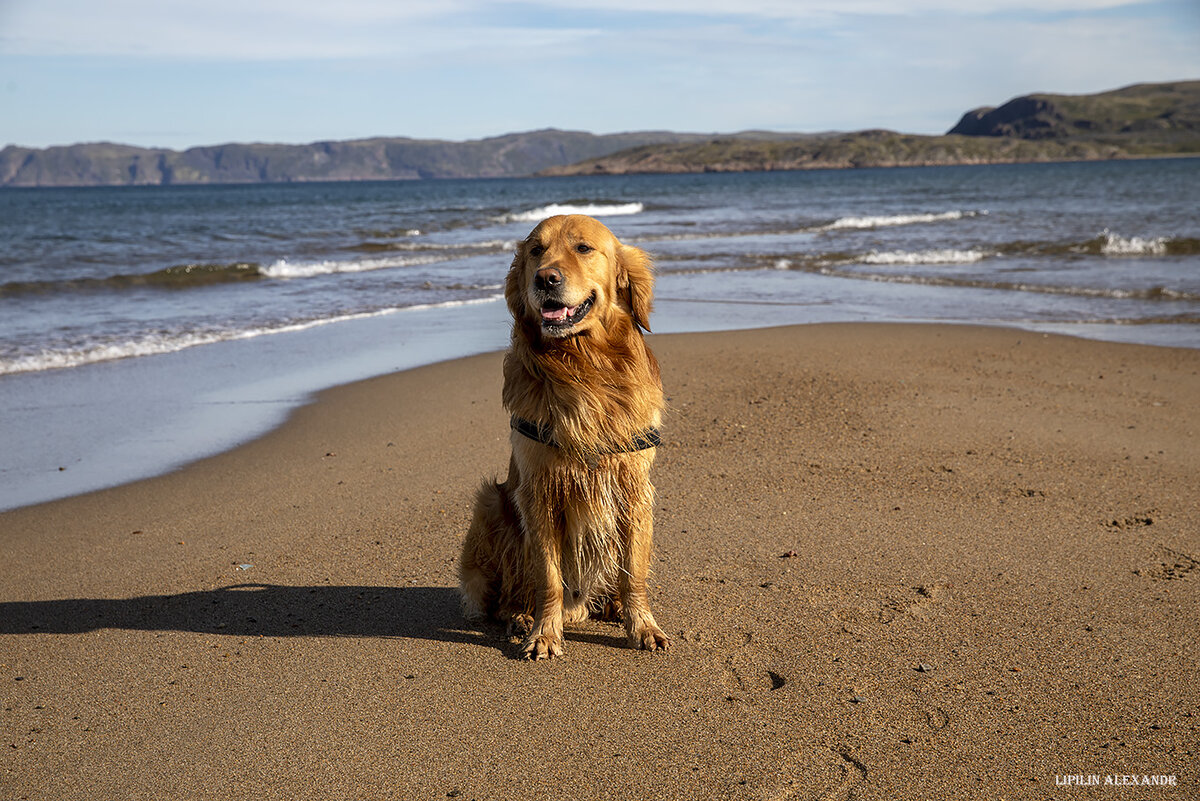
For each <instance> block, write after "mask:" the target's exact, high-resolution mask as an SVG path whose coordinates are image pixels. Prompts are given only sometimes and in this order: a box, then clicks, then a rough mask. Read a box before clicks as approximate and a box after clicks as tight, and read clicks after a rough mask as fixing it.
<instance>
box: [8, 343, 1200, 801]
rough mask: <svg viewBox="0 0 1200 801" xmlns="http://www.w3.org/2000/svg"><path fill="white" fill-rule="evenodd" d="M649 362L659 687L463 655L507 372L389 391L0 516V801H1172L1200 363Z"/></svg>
mask: <svg viewBox="0 0 1200 801" xmlns="http://www.w3.org/2000/svg"><path fill="white" fill-rule="evenodd" d="M651 344H652V347H653V348H654V350H655V353H656V354H657V355H658V357H659V359H660V361H661V362H662V366H663V378H664V383H665V385H666V388H667V394H668V397H669V399H670V404H671V412H670V414H669V416H668V420H667V424H666V426H665V427H664V440H665V444H664V446H663V447H662V448H661V449H660V453H659V459H658V462H657V464H656V467H655V472H654V478H655V483H656V485H657V487H658V491H659V502H658V507H657V513H656V554H655V561H654V566H655V576H654V581H653V584H652V589H651V593H652V594H651V599H652V602H653V604H654V607H655V612H656V616H657V618H658V620H659V622H660V623H661V624H662V625H663V628H664V629H665V630H666V631H667V632H668V634H670V635H671V636H672V637H673V649H672V651H671V652H670V653H669V654H666V655H659V654H647V653H639V652H634V651H631V650H628V649H626V648H625V647H624V645H623V637H622V636H621V634H622V633H621V631H620V630H619V629H618V628H616V627H614V626H611V625H608V624H603V623H588V624H586V625H583V626H580V627H577V628H575V629H573V630H571V631H569V632H568V635H567V642H566V648H567V654H566V656H565V657H564V658H563V659H561V660H554V661H552V662H550V663H538V664H531V663H526V662H523V661H520V660H518V659H517V658H516V657H517V655H518V649H517V647H516V645H515V644H514V643H512V642H510V641H509V640H508V639H507V638H506V637H505V636H504V634H503V632H502V631H501V630H500V629H499V628H498V627H497V628H493V627H483V628H472V627H470V626H468V625H467V624H466V623H465V622H464V621H463V619H462V618H461V616H460V615H459V612H458V600H457V592H456V590H455V581H456V580H455V575H454V562H455V558H456V556H457V549H458V544H459V542H460V541H461V538H462V535H463V532H464V531H465V529H466V525H467V522H468V520H469V515H470V503H471V496H472V494H473V492H474V490H475V487H476V486H477V485H478V482H479V480H480V479H481V478H484V477H490V476H494V475H496V474H502V473H503V471H504V469H505V466H506V464H507V449H508V428H507V417H506V415H505V414H504V412H503V410H502V409H501V407H500V403H499V395H500V355H499V354H489V355H485V356H478V357H471V358H467V359H462V360H459V361H454V362H448V363H443V364H438V365H433V366H429V367H422V368H418V369H415V370H411V371H407V372H401V373H395V374H393V375H388V376H384V377H382V378H378V379H372V380H369V381H365V382H362V383H358V384H352V385H348V386H345V387H340V388H338V389H335V390H330V391H328V392H325V393H323V394H322V395H321V396H320V398H319V399H318V400H317V402H316V403H314V404H312V405H309V406H307V407H304V408H303V409H301V410H300V411H298V412H297V413H295V414H294V415H293V416H292V417H291V419H289V421H288V422H287V423H286V424H285V425H284V426H282V427H281V428H280V429H278V430H276V431H274V432H272V433H271V434H269V435H267V436H266V437H263V438H262V439H259V440H257V441H255V442H252V443H250V444H248V445H245V446H243V447H240V448H238V449H236V450H234V451H231V452H229V453H225V454H222V455H220V456H217V457H213V458H211V459H207V460H204V461H202V462H199V463H197V464H194V465H192V466H190V467H187V468H185V469H183V470H181V471H178V472H175V473H172V474H169V475H166V476H162V477H159V478H155V479H151V480H147V481H142V482H139V483H136V484H132V485H128V486H124V487H119V488H116V489H113V490H106V491H103V492H99V493H94V494H91V495H86V496H81V497H77V498H71V499H67V500H63V501H58V502H54V503H50V504H45V505H42V506H36V507H30V508H25V509H18V510H15V511H11V512H7V513H4V514H0V549H2V551H3V565H4V567H3V571H0V754H2V756H0V798H6V799H7V798H18V799H19V798H34V799H43V798H72V797H89V798H105V797H112V798H131V799H132V798H166V797H177V798H212V799H224V798H233V797H242V798H251V797H311V798H363V799H368V798H370V799H374V798H463V799H471V798H478V799H484V798H488V799H491V798H496V799H500V798H513V797H524V798H546V799H550V798H671V799H675V798H733V799H742V798H747V799H788V798H796V799H831V798H839V799H841V798H879V799H907V798H912V799H919V798H1001V797H1003V798H1009V799H1015V798H1041V797H1053V798H1091V797H1096V798H1099V797H1111V796H1112V794H1113V793H1114V788H1113V787H1112V786H1106V785H1105V781H1106V779H1108V778H1109V777H1113V778H1115V779H1117V780H1119V781H1124V782H1126V784H1125V785H1123V789H1121V790H1120V791H1119V792H1120V793H1121V795H1122V797H1149V798H1159V797H1162V798H1188V797H1193V796H1195V795H1196V794H1197V793H1198V792H1200V789H1198V787H1200V776H1198V774H1197V770H1196V767H1195V765H1196V764H1197V759H1198V753H1200V690H1198V689H1197V688H1198V687H1200V669H1198V666H1197V657H1198V650H1197V643H1198V639H1200V625H1198V624H1200V613H1198V612H1197V610H1198V609H1200V569H1198V568H1200V562H1198V561H1197V560H1198V559H1200V504H1198V503H1197V487H1200V404H1197V403H1196V399H1197V398H1200V352H1198V351H1195V350H1183V349H1180V350H1174V349H1167V348H1153V347H1145V346H1134V345H1118V344H1109V343H1099V342H1089V341H1084V340H1076V339H1070V338H1063V337H1055V336H1046V335H1042V334H1037V333H1031V332H1028V331H1016V330H1000V329H986V328H974V327H950V326H919V325H903V326H899V325H820V326H802V327H793V328H784V329H769V330H758V331H747V332H734V333H718V334H687V335H673V336H658V337H652V338H651ZM1129 776H1135V777H1136V778H1137V780H1139V781H1140V780H1141V778H1142V777H1143V776H1145V777H1147V778H1152V777H1155V776H1165V777H1168V778H1169V777H1174V782H1175V784H1174V785H1173V786H1172V785H1170V784H1167V785H1165V786H1164V785H1157V786H1153V787H1149V788H1144V787H1136V788H1135V787H1132V786H1130V785H1129V784H1128V777H1129ZM1068 777H1072V778H1071V780H1078V781H1079V782H1080V783H1083V784H1084V785H1085V786H1076V785H1071V786H1067V785H1065V783H1064V782H1065V781H1067V780H1068ZM1092 777H1096V778H1097V779H1098V781H1099V785H1092V786H1086V785H1087V783H1089V782H1091V780H1092ZM1164 781H1165V780H1164Z"/></svg>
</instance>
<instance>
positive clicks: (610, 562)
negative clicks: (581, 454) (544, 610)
mask: <svg viewBox="0 0 1200 801" xmlns="http://www.w3.org/2000/svg"><path fill="white" fill-rule="evenodd" d="M513 449H514V452H520V451H524V452H525V453H517V459H518V461H519V462H523V463H524V464H525V465H526V469H527V470H528V469H529V468H530V467H532V470H531V471H530V472H528V473H522V476H521V480H522V483H523V484H526V482H528V484H527V485H526V487H524V488H523V489H524V490H526V491H521V490H518V492H517V499H518V500H517V508H518V513H519V514H520V516H521V518H522V523H523V525H527V524H525V520H526V519H527V517H528V515H529V514H546V515H549V517H550V519H551V520H552V521H553V522H554V528H555V529H556V530H557V533H558V535H559V539H558V543H557V544H558V546H559V549H560V551H559V569H560V571H561V573H562V582H563V605H564V607H565V608H566V609H567V610H568V611H570V610H572V609H575V608H578V607H582V606H584V605H587V604H591V605H592V606H595V605H597V604H599V605H603V603H604V602H605V601H606V600H607V599H608V597H609V596H610V595H611V594H612V593H613V592H614V591H615V589H616V587H617V586H618V578H619V573H620V570H621V562H622V558H623V549H624V547H625V543H624V539H623V537H622V525H621V520H622V511H623V510H624V509H625V508H627V506H628V501H627V495H626V491H625V485H626V482H628V481H629V480H630V479H631V478H633V476H632V475H631V473H632V472H643V471H642V470H640V469H639V467H640V463H641V462H645V461H647V459H646V457H643V456H640V455H637V454H619V455H618V454H612V455H607V454H606V455H595V456H591V457H588V458H586V459H579V458H576V457H573V456H570V455H567V454H564V453H562V452H560V451H558V450H557V449H554V448H549V447H547V446H545V445H541V444H539V443H536V442H533V441H531V440H527V439H525V438H524V437H522V436H521V435H520V434H515V435H514V436H513ZM643 480H644V479H643ZM535 487H536V488H540V491H539V492H537V493H536V497H535V496H534V493H532V492H529V491H528V490H529V489H532V488H535ZM527 504H538V505H539V507H541V508H539V509H538V510H537V511H536V512H534V511H532V510H528V509H526V508H525V507H526V505H527Z"/></svg>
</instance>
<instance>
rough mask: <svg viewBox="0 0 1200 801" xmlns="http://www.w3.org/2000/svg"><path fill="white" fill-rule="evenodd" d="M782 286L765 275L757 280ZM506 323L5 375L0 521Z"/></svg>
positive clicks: (311, 332)
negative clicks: (5, 456)
mask: <svg viewBox="0 0 1200 801" xmlns="http://www.w3.org/2000/svg"><path fill="white" fill-rule="evenodd" d="M779 278H780V276H779V274H777V273H776V272H775V271H771V270H766V271H764V272H763V277H762V279H761V281H771V280H776V279H779ZM786 278H787V276H786V274H784V275H783V278H782V280H786ZM660 284H662V285H664V287H665V289H666V292H668V293H669V292H671V276H664V277H663V278H660ZM657 306H658V308H657V310H656V312H655V316H654V319H653V321H652V322H653V325H654V329H655V331H661V332H664V333H669V334H670V333H704V332H711V333H715V332H729V331H748V330H757V329H761V328H766V327H774V326H779V325H823V324H831V323H835V324H836V323H861V324H867V325H872V324H879V325H895V324H900V325H924V324H932V325H951V326H953V325H967V326H979V327H1000V328H1006V329H1011V330H1025V331H1030V332H1039V333H1054V334H1062V335H1065V336H1071V337H1077V338H1081V339H1085V340H1087V341H1111V342H1132V343H1133V344H1145V345H1147V346H1149V347H1164V348H1189V349H1190V348H1197V349H1200V340H1197V341H1196V342H1195V343H1192V342H1191V341H1188V342H1185V343H1182V344H1175V343H1170V342H1168V341H1159V340H1169V339H1170V337H1171V336H1172V335H1179V334H1180V333H1181V331H1180V327H1179V326H1137V327H1136V329H1137V330H1133V329H1134V327H1130V326H1120V325H1111V324H1087V323H1025V324H1021V323H1019V322H1015V321H1004V320H990V321H989V320H984V321H980V322H977V323H974V322H966V321H962V320H953V319H949V320H923V319H914V320H903V319H897V318H895V317H887V316H885V317H883V318H882V319H877V318H878V312H875V311H864V312H862V313H859V314H855V313H854V312H853V311H852V310H846V309H833V308H828V307H825V306H824V305H823V304H822V303H821V302H819V301H818V302H815V303H806V302H799V301H798V302H787V303H783V304H774V303H772V302H770V301H762V300H752V299H746V300H742V299H735V298H727V299H712V298H705V297H696V298H689V297H686V296H685V297H673V296H667V297H662V298H660V299H659V300H658V302H657ZM754 306H759V307H762V308H764V309H770V314H769V316H760V317H758V318H755V317H753V316H751V315H749V314H748V313H747V312H746V309H747V307H754ZM509 324H510V320H509V317H508V312H507V309H506V308H505V307H504V304H503V302H501V301H494V302H484V303H475V304H468V305H465V306H461V307H454V308H414V309H402V310H399V311H398V312H397V313H395V314H391V315H384V316H380V317H371V318H367V319H361V320H350V321H345V322H340V323H337V324H335V325H330V326H317V327H314V328H310V329H306V330H302V331H296V332H288V333H283V334H276V335H269V336H263V337H257V338H253V339H248V340H230V341H226V342H218V343H213V344H208V345H202V346H198V347H193V348H187V349H184V350H181V351H176V352H173V353H165V354H159V355H155V356H146V357H133V358H125V359H118V360H113V361H106V362H97V363H93V364H88V365H83V366H81V367H74V368H67V369H61V370H49V371H43V372H35V373H25V374H14V375H11V376H0V390H3V393H2V394H0V400H2V401H3V402H4V405H6V406H7V407H8V410H9V411H8V414H7V416H6V419H5V420H0V439H4V440H5V441H7V442H9V443H10V448H9V449H8V451H7V453H8V454H9V455H10V456H9V459H8V460H3V461H0V479H3V481H2V482H0V512H2V511H5V510H11V509H18V508H22V507H24V506H29V505H32V504H39V503H45V502H51V501H55V500H61V499H63V498H68V497H72V496H74V495H78V494H82V493H87V492H92V491H96V490H100V489H105V488H110V487H114V486H119V485H121V484H124V483H128V482H132V481H140V480H144V479H148V478H152V477H155V476H159V475H163V474H166V473H170V472H173V471H176V470H178V469H181V468H182V467H185V466H186V465H188V464H191V463H193V462H195V461H198V460H201V459H205V458H208V457H211V456H214V455H217V454H219V453H222V452H224V451H227V450H229V449H232V448H236V447H239V446H241V445H244V444H246V443H248V442H250V441H252V440H254V439H256V438H258V437H261V436H263V435H265V434H267V433H269V432H270V431H271V430H273V429H274V428H277V427H278V426H279V425H281V424H282V423H283V422H284V421H285V420H286V419H287V418H288V416H289V415H290V414H291V413H293V412H294V411H295V410H296V409H297V408H299V407H301V406H303V405H306V404H308V403H310V402H312V398H313V396H314V395H315V394H318V393H320V392H322V391H324V390H326V389H330V388H333V387H337V386H340V385H343V384H347V383H352V382H355V381H361V380H366V379H369V378H372V377H376V376H381V375H386V374H388V373H391V372H395V371H397V370H405V369H411V368H414V367H419V366H422V365H428V364H433V363H436V362H439V361H444V360H446V359H456V358H461V357H464V356H469V355H475V354H480V353H487V352H492V351H497V350H503V349H505V348H506V347H507V344H508V327H509ZM1155 328H1161V329H1162V331H1161V332H1156V331H1154V330H1152V329H1155ZM1188 333H1190V332H1188ZM79 398H84V399H85V400H82V401H81V400H78V399H79ZM48 399H50V400H48ZM13 458H16V459H18V461H12V459H13Z"/></svg>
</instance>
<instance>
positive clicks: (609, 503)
mask: <svg viewBox="0 0 1200 801" xmlns="http://www.w3.org/2000/svg"><path fill="white" fill-rule="evenodd" d="M653 284H654V279H653V274H652V271H651V264H650V259H649V257H647V256H646V254H645V253H643V252H642V251H641V250H639V249H638V248H635V247H630V246H628V245H623V244H621V243H620V242H619V241H617V238H616V237H615V236H613V234H612V233H611V232H610V231H609V230H608V229H607V228H606V227H605V226H604V225H602V224H601V223H599V222H598V221H596V220H594V219H592V218H590V217H583V216H578V215H572V216H564V217H551V218H550V219H548V220H545V221H543V222H542V223H541V224H539V225H538V226H537V227H536V228H535V229H534V230H533V231H532V232H531V233H530V234H529V236H528V237H527V238H526V239H525V241H524V242H521V243H520V244H519V245H518V246H517V252H516V256H515V257H514V259H513V262H512V267H511V268H510V270H509V273H508V278H507V280H506V282H505V292H504V294H505V298H506V300H507V302H508V307H509V311H510V312H511V313H512V316H513V328H512V344H511V347H510V348H509V351H508V354H507V355H506V356H505V359H504V395H503V401H504V406H505V408H506V409H508V411H509V412H510V413H512V414H513V415H516V416H518V417H521V418H524V419H526V420H529V421H531V422H534V423H538V424H541V425H544V426H548V427H550V428H551V429H552V430H553V436H554V440H555V444H556V445H557V447H555V446H552V445H545V444H542V443H539V442H536V441H535V440H533V439H529V438H527V437H525V436H523V435H522V434H520V433H517V432H516V431H514V432H513V433H512V457H511V459H510V460H509V468H508V478H507V479H506V480H505V481H504V482H503V483H495V482H487V483H485V484H484V486H483V487H482V488H481V489H480V491H479V493H478V495H477V497H476V502H475V511H474V517H473V519H472V521H471V527H470V529H469V531H468V533H467V537H466V540H465V542H464V543H463V550H462V555H461V558H460V560H459V579H460V588H461V591H462V596H463V607H464V610H465V611H466V612H467V614H468V615H470V616H482V615H491V616H493V617H495V618H497V619H499V620H501V621H505V622H508V623H509V624H510V626H511V627H512V628H514V629H518V630H521V631H522V633H523V634H524V635H525V639H524V642H523V644H522V652H523V653H524V655H525V656H526V657H527V658H531V659H543V658H550V657H554V656H559V655H561V654H562V647H563V645H562V639H563V634H562V632H563V623H564V621H565V622H568V623H570V622H576V621H579V620H582V619H583V618H585V617H586V616H587V615H588V614H589V612H591V613H593V614H597V615H603V616H609V617H615V616H617V615H619V616H620V618H621V619H622V620H623V621H624V624H625V630H626V634H627V636H628V640H629V643H630V645H631V646H633V647H635V648H644V649H647V650H657V649H665V648H666V647H667V645H668V642H669V639H668V637H667V636H666V635H665V634H663V632H662V629H660V628H659V627H658V624H657V623H656V622H655V620H654V615H653V614H651V612H650V605H649V602H648V600H647V597H646V576H647V572H648V570H649V565H650V550H651V541H652V538H653V505H654V487H653V486H652V485H651V483H650V466H651V464H652V463H653V461H654V454H655V450H654V449H653V448H650V449H647V450H641V451H634V452H630V453H620V452H617V451H620V450H621V449H622V448H626V447H628V445H629V443H631V442H632V441H633V440H634V438H635V437H636V436H637V435H639V434H642V433H644V432H645V431H646V430H647V429H650V428H654V427H657V426H658V425H659V423H660V421H661V417H662V407H663V394H662V385H661V382H660V380H659V372H658V363H657V362H656V361H655V359H654V356H653V354H651V353H650V350H649V349H648V348H647V347H646V343H645V339H644V338H643V336H642V330H643V329H645V330H649V327H648V325H647V323H648V320H649V316H650V309H651V303H652V296H653ZM589 304H590V306H589ZM568 313H570V314H568ZM577 318H578V319H577Z"/></svg>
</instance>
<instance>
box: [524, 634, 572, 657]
mask: <svg viewBox="0 0 1200 801" xmlns="http://www.w3.org/2000/svg"><path fill="white" fill-rule="evenodd" d="M522 648H523V651H524V654H525V658H526V659H529V660H533V661H536V660H539V659H551V658H553V657H556V656H562V654H563V648H562V637H557V636H555V635H553V634H546V633H544V632H534V633H533V634H530V635H529V638H528V639H527V640H525V645H524V646H523V647H522Z"/></svg>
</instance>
